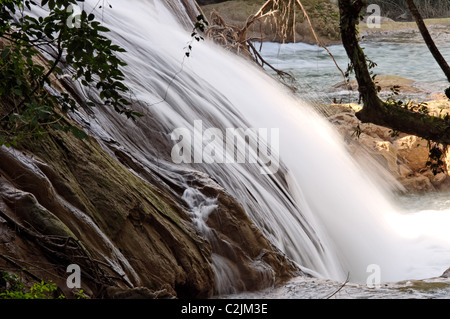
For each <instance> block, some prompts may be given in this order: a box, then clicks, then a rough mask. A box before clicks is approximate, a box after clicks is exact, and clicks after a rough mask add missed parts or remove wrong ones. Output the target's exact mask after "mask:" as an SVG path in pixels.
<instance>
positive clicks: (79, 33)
mask: <svg viewBox="0 0 450 319" xmlns="http://www.w3.org/2000/svg"><path fill="white" fill-rule="evenodd" d="M79 2H84V1H76V0H41V1H36V0H34V1H33V0H26V1H24V0H0V4H1V5H0V38H1V39H0V145H6V146H9V145H17V143H18V142H19V141H20V140H21V139H23V138H28V137H40V136H42V135H43V134H45V133H46V132H47V131H48V129H49V128H52V129H62V130H65V131H71V132H72V133H74V134H75V135H76V136H78V137H85V136H86V135H85V133H84V132H83V131H81V130H80V129H78V128H77V127H75V126H72V125H70V124H68V122H67V121H65V120H64V117H63V114H64V113H67V112H68V111H74V110H75V109H76V108H77V103H76V102H75V100H74V99H73V97H71V96H70V95H69V94H67V93H61V94H59V93H55V91H52V89H51V87H52V77H53V76H55V75H56V76H62V75H63V71H62V69H64V70H69V72H70V74H69V75H70V77H71V78H72V79H73V80H77V81H79V82H80V83H81V84H82V85H83V86H88V85H95V87H96V89H97V91H98V95H99V96H98V97H99V100H101V101H102V103H103V104H105V105H108V106H111V107H113V108H114V110H115V111H117V112H118V113H121V114H125V115H126V116H127V117H128V118H133V119H134V118H135V117H136V116H141V115H140V114H139V113H137V112H135V111H133V110H132V109H131V108H130V107H129V106H130V104H131V103H130V101H129V100H128V99H127V98H126V97H125V94H126V93H127V92H128V88H127V87H126V86H125V84H124V83H123V80H124V74H123V73H122V71H121V67H123V66H125V63H124V62H123V61H121V60H120V59H119V58H118V56H117V53H119V52H124V51H125V50H124V49H123V48H121V47H119V46H118V45H115V44H113V43H112V41H111V40H110V39H108V38H107V37H106V36H105V34H106V33H107V32H108V31H109V30H108V29H107V28H106V27H104V26H102V25H101V23H100V22H99V21H97V20H96V19H95V15H94V14H93V13H87V12H86V11H84V10H81V13H79V14H78V15H76V16H75V15H74V10H73V8H74V7H78V3H79ZM37 12H42V13H41V14H37ZM74 21H75V22H74ZM42 53H45V54H46V55H48V60H47V59H43V58H42V55H41V54H42ZM49 61H50V62H49ZM84 106H86V107H93V106H95V104H94V103H93V102H92V101H87V102H86V104H85V105H84Z"/></svg>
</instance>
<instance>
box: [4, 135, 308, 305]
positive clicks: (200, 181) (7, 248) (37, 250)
mask: <svg viewBox="0 0 450 319" xmlns="http://www.w3.org/2000/svg"><path fill="white" fill-rule="evenodd" d="M130 160H131V159H130ZM135 165H136V166H135V167H137V164H135ZM0 174H1V177H0V179H1V185H0V211H1V215H0V227H1V229H2V233H1V234H0V240H1V241H2V243H3V245H1V247H0V254H2V255H3V256H7V257H8V258H11V259H14V260H20V261H21V262H20V263H19V264H21V265H22V266H25V265H26V264H29V263H34V264H35V265H36V266H37V268H39V267H41V268H44V267H43V265H48V264H52V265H53V270H52V271H50V272H49V271H48V270H47V271H45V272H44V271H39V270H36V272H35V273H36V276H37V277H39V278H42V279H45V280H48V279H52V280H53V281H54V282H56V283H58V284H60V285H61V287H62V289H63V291H66V292H67V293H69V290H68V289H67V288H66V287H65V282H64V280H61V278H64V276H67V274H65V269H66V267H67V266H68V265H69V264H71V263H76V264H80V266H81V269H82V271H83V272H84V273H85V274H87V275H86V276H85V277H83V288H84V289H85V291H88V292H90V293H91V294H92V295H93V296H97V297H98V296H103V297H114V296H113V295H111V296H109V295H108V293H110V292H111V291H114V295H116V294H117V289H119V291H121V292H120V294H119V295H123V294H124V292H123V290H120V289H125V290H127V289H130V288H133V289H135V288H137V287H145V288H146V289H149V290H151V291H156V292H158V291H164V294H163V295H164V296H165V297H167V296H176V297H180V298H184V297H191V298H198V297H210V296H212V295H213V294H214V293H215V292H216V293H217V292H218V290H217V286H218V285H217V281H218V280H219V279H218V277H217V274H216V276H215V274H214V268H213V267H214V262H213V261H214V260H213V259H214V258H213V256H216V257H217V256H218V257H217V258H219V259H220V260H221V261H224V262H225V263H227V264H228V265H229V267H228V268H230V269H232V273H233V276H234V277H235V278H238V284H237V285H236V287H235V288H234V289H235V291H238V290H254V289H262V288H266V287H269V286H271V285H273V284H275V283H279V282H281V281H283V280H285V279H288V278H290V277H292V276H293V275H297V274H299V272H298V269H297V268H296V267H295V266H294V264H293V263H291V262H290V261H289V260H288V259H287V258H286V257H284V255H283V254H281V253H280V252H279V251H278V250H276V249H275V248H274V247H272V245H271V244H270V243H269V242H268V241H267V240H266V239H265V238H264V237H263V235H262V234H261V232H260V231H259V230H258V229H257V227H256V226H255V225H254V224H253V223H252V222H251V220H250V219H249V218H248V216H247V214H246V212H245V211H244V209H243V208H242V207H241V206H240V204H239V203H238V202H237V201H236V200H235V199H234V198H232V197H231V196H230V195H229V194H227V193H226V191H225V190H224V189H222V188H221V187H220V186H219V185H218V184H217V183H216V182H214V181H212V180H211V179H210V178H209V177H208V176H207V175H206V174H201V173H198V174H195V173H192V174H194V175H193V176H192V181H195V183H193V184H192V185H193V187H194V188H195V189H196V190H197V191H198V192H200V193H201V194H202V196H204V197H205V198H212V199H214V200H216V203H217V204H216V206H215V207H216V208H215V209H213V210H212V212H211V213H210V214H209V216H208V218H206V219H205V220H206V223H207V225H208V227H210V229H211V231H212V232H213V233H214V236H215V240H214V242H210V241H208V240H207V238H205V234H203V233H201V232H199V230H198V229H196V227H195V226H194V225H193V223H192V218H191V216H190V215H189V207H187V205H186V203H185V201H183V200H182V199H181V195H182V194H181V193H180V192H181V189H178V188H170V187H169V186H168V184H166V183H164V182H162V181H161V180H159V182H158V178H156V175H155V176H154V179H153V180H152V179H150V178H148V180H144V179H142V178H140V177H137V176H136V175H134V174H133V173H131V172H130V171H129V170H128V169H127V168H125V166H123V165H122V164H121V163H119V161H118V160H117V159H115V158H112V157H111V156H110V155H108V154H107V153H106V152H104V151H103V150H102V149H101V147H100V146H99V144H97V143H96V142H95V140H90V141H81V140H77V139H76V138H74V137H73V136H70V135H65V134H60V133H58V134H56V133H55V135H52V136H49V137H48V138H47V139H45V140H43V141H40V142H38V143H36V142H34V143H30V144H29V145H26V146H25V147H24V149H22V150H21V151H18V150H15V149H6V148H1V149H0ZM177 194H179V196H177ZM18 227H19V228H18ZM17 229H23V231H17ZM47 237H51V238H52V240H50V241H47V239H46V238H47ZM69 238H71V240H70V241H69V240H68V239H69ZM72 239H73V242H78V243H80V245H79V246H76V245H75V244H73V245H72V246H71V244H70V243H71V242H72ZM65 241H67V242H69V245H66V246H64V243H65ZM74 252H77V254H81V255H83V256H84V257H85V258H84V259H83V258H77V257H74V256H73V255H74ZM86 256H89V257H86ZM93 260H95V262H93ZM216 261H217V259H216ZM2 262H4V263H3V264H2V263H0V266H2V267H5V268H6V266H7V264H8V262H5V261H4V260H3V261H2ZM45 268H48V267H45ZM96 272H100V275H98V277H95V275H94V274H95V273H96ZM110 277H114V278H115V279H108V280H106V278H110ZM99 286H108V287H117V289H116V290H114V289H113V290H111V289H109V290H101V291H103V295H100V294H101V292H100V289H99ZM219 291H220V290H219ZM125 295H128V294H126V293H125ZM131 295H133V294H131ZM144 295H145V294H144ZM147 295H148V296H150V295H155V294H147ZM157 295H160V294H157Z"/></svg>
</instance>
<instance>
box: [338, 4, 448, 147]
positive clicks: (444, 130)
mask: <svg viewBox="0 0 450 319" xmlns="http://www.w3.org/2000/svg"><path fill="white" fill-rule="evenodd" d="M363 7H364V2H363V1H362V0H339V11H340V28H341V37H342V44H343V45H344V48H345V50H346V52H347V55H348V57H349V59H350V61H351V63H352V65H353V69H354V71H355V76H356V80H357V82H358V91H359V93H360V95H361V98H362V101H363V108H362V110H361V111H359V112H357V113H356V116H357V117H358V119H360V120H361V121H362V122H363V123H367V122H370V123H373V124H377V125H381V126H385V127H389V128H391V129H393V130H397V131H400V132H404V133H407V134H412V135H417V136H420V137H423V138H425V139H428V140H432V141H435V142H441V143H444V144H450V122H449V121H447V120H444V119H442V118H435V117H433V116H429V115H426V114H423V113H418V112H413V111H411V110H407V109H405V108H402V107H400V106H398V105H392V104H388V103H385V102H383V101H382V100H381V99H380V98H379V97H378V93H377V90H376V87H375V83H374V82H373V80H372V77H371V76H370V73H369V69H368V67H367V61H366V57H365V54H364V51H363V50H362V49H361V47H360V46H359V41H358V38H357V30H356V25H357V24H358V23H359V17H360V13H361V10H362V9H363Z"/></svg>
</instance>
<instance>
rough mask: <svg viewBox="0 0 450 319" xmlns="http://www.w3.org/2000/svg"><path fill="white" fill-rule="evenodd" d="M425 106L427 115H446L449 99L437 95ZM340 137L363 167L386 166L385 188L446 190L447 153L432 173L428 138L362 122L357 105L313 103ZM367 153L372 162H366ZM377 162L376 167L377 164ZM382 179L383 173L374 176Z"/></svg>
mask: <svg viewBox="0 0 450 319" xmlns="http://www.w3.org/2000/svg"><path fill="white" fill-rule="evenodd" d="M425 106H426V107H427V108H428V112H429V114H430V115H434V116H436V117H438V116H445V115H447V114H450V100H448V99H444V98H443V97H441V98H440V99H438V100H433V101H427V102H426V104H425ZM316 107H317V108H318V109H319V111H320V112H321V113H323V114H324V115H325V116H326V117H327V118H328V120H329V121H330V122H331V123H332V124H333V125H334V126H335V127H336V128H337V130H338V131H339V133H340V134H341V135H342V136H343V138H344V140H345V142H346V144H347V149H348V150H349V152H350V154H351V155H352V156H353V157H354V158H355V159H356V160H357V161H358V162H359V163H360V164H362V165H363V166H367V167H366V169H367V170H373V171H376V172H378V173H376V174H379V172H382V171H384V169H380V167H384V168H386V170H387V172H388V173H389V174H388V175H386V178H388V179H385V180H384V183H387V184H388V186H389V187H392V188H393V189H395V190H397V191H399V192H407V193H425V192H430V191H447V190H449V189H450V175H449V171H450V156H449V153H447V154H444V155H443V157H442V161H443V165H442V167H441V168H442V170H439V172H437V174H434V173H433V171H432V169H431V168H430V167H429V166H428V165H427V162H428V161H429V160H430V159H429V145H428V141H426V140H424V139H422V138H420V137H417V136H414V135H409V134H404V133H397V132H394V131H392V130H391V129H389V128H386V127H382V126H378V125H375V124H371V123H362V122H361V121H360V120H359V119H358V118H357V117H356V116H355V112H357V111H359V110H360V108H361V106H360V105H358V104H327V105H321V106H316ZM367 155H369V156H370V157H371V158H373V159H374V162H373V163H371V162H368V161H367ZM378 165H380V166H378ZM378 177H381V178H383V176H378Z"/></svg>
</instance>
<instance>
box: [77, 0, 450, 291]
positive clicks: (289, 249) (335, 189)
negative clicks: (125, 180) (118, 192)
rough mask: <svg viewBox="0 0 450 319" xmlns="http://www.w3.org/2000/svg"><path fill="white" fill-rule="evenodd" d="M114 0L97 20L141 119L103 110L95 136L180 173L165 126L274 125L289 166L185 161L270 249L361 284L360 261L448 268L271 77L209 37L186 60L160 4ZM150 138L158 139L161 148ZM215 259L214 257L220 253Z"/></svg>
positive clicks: (419, 269)
mask: <svg viewBox="0 0 450 319" xmlns="http://www.w3.org/2000/svg"><path fill="white" fill-rule="evenodd" d="M95 2H96V1H87V4H86V6H89V5H90V6H93V5H95ZM110 3H111V4H112V9H103V10H104V12H103V14H102V15H100V14H99V15H98V16H103V17H104V23H105V24H106V26H107V27H108V28H110V29H111V30H112V32H111V34H110V37H111V38H112V40H113V42H115V43H117V44H119V45H121V46H122V47H124V48H125V49H126V50H127V52H126V53H124V54H123V55H121V58H123V60H125V61H126V62H127V63H128V66H127V67H126V68H125V69H124V72H125V74H126V77H127V85H128V86H129V87H130V88H131V91H132V93H133V99H134V100H136V101H140V102H141V105H142V110H141V111H142V112H143V113H144V114H145V117H144V118H143V119H141V120H140V121H139V122H138V123H137V124H136V125H134V124H133V123H131V122H129V121H125V120H124V119H123V118H121V117H120V116H118V115H117V114H115V113H114V112H113V111H110V110H108V109H104V108H99V109H98V110H95V116H93V117H92V118H90V119H89V121H90V122H91V124H90V125H89V127H87V129H89V130H90V131H91V132H92V133H93V134H96V135H97V136H98V137H101V138H102V139H103V141H104V142H105V143H106V142H107V141H108V140H109V139H114V140H115V141H117V142H118V143H120V144H121V145H122V147H124V148H126V150H127V152H129V154H131V155H132V156H133V158H135V159H136V160H138V161H139V162H140V163H141V164H142V165H143V166H144V167H145V166H147V167H151V168H153V169H161V170H166V171H170V170H177V169H180V166H179V165H175V164H173V162H171V158H170V146H169V147H168V145H173V141H171V139H170V134H171V132H173V130H174V129H176V128H180V127H182V128H188V129H189V130H191V131H193V124H194V121H196V120H202V121H203V122H202V123H203V125H204V128H205V129H206V128H209V127H211V128H219V129H220V130H222V131H225V129H226V128H246V127H255V128H278V129H279V132H280V155H281V161H282V162H283V163H284V164H282V167H281V168H280V171H279V173H278V174H275V175H262V174H261V173H260V171H259V167H257V165H254V164H245V165H244V164H235V163H229V164H225V163H224V164H214V163H212V164H207V163H198V164H184V165H182V166H181V167H182V168H183V169H189V168H193V169H196V170H199V171H203V172H206V173H207V174H209V175H210V176H211V177H213V178H214V179H215V180H217V181H218V183H219V184H220V185H222V186H223V187H224V188H226V190H227V191H228V192H229V193H230V194H232V195H233V196H234V197H235V198H236V199H237V200H238V201H239V202H240V203H241V204H242V205H243V207H244V208H245V209H246V211H247V213H248V214H249V215H250V217H251V218H252V220H253V221H254V222H255V223H256V224H257V225H258V226H259V228H260V229H261V230H262V231H263V233H264V235H265V236H266V237H267V238H268V239H269V240H270V241H271V242H272V243H273V244H274V245H275V246H277V247H278V248H279V249H281V250H282V251H283V252H285V253H286V254H287V255H288V256H289V257H290V258H291V259H293V260H294V261H296V262H297V263H298V264H299V265H300V266H301V267H302V268H304V269H305V270H308V271H310V272H311V273H313V274H315V275H317V276H320V277H325V278H330V279H336V280H343V279H345V277H346V276H347V273H348V274H349V275H350V280H352V281H360V282H364V281H365V278H366V277H367V275H368V274H367V272H366V271H367V266H368V265H370V264H376V265H379V266H380V268H381V270H382V277H381V278H382V280H383V281H394V280H401V279H409V278H412V277H414V278H420V277H427V276H435V275H439V274H440V273H439V272H442V271H443V270H445V268H446V267H447V266H449V265H450V258H448V257H449V256H448V251H449V249H447V248H448V246H445V245H444V246H442V245H441V246H438V244H439V245H440V244H441V243H440V242H437V241H429V240H411V239H410V238H407V237H404V236H402V233H401V232H400V231H399V228H398V224H396V221H398V220H399V219H400V220H402V223H403V220H409V219H408V218H409V217H408V216H403V215H401V214H400V213H399V212H398V211H397V210H396V208H395V207H394V206H393V205H392V204H391V203H390V202H389V200H388V197H387V196H386V194H384V193H383V191H382V190H381V189H380V187H379V186H378V185H376V184H375V183H374V182H373V181H372V179H371V178H370V176H369V174H366V173H365V172H364V171H363V170H362V169H361V168H360V167H359V165H358V163H356V162H355V161H354V160H353V159H352V158H351V157H350V156H349V154H348V153H347V152H346V150H345V147H344V145H343V143H342V141H341V140H340V138H339V136H338V134H337V133H336V132H335V131H334V130H333V129H332V128H331V127H330V125H329V124H328V123H327V122H326V121H325V120H324V119H322V118H321V117H320V116H319V115H317V114H316V113H314V112H313V111H312V110H311V109H310V108H309V107H308V106H307V105H305V104H304V103H302V102H300V101H298V100H297V99H296V98H294V97H293V96H291V95H290V94H289V92H286V91H285V89H284V88H283V87H281V85H279V84H278V83H277V82H276V81H275V80H273V79H272V78H270V77H269V76H268V75H267V74H265V73H264V72H263V71H262V70H260V69H258V68H257V67H256V66H254V65H252V64H251V63H250V62H248V61H245V60H243V59H241V58H238V57H235V56H234V55H232V54H229V53H227V52H224V51H223V50H222V49H221V48H219V47H216V46H215V45H213V44H211V43H209V42H208V41H205V42H199V43H197V42H195V43H194V44H193V51H192V53H191V55H190V57H189V58H183V56H184V52H185V49H184V48H185V47H186V45H187V42H188V41H190V33H189V32H188V31H186V30H184V29H183V28H182V27H181V26H179V24H178V22H177V19H176V18H175V17H173V16H172V15H171V13H170V12H169V10H168V9H167V8H166V7H165V6H164V4H163V2H160V1H159V0H155V1H138V0H130V1H126V2H124V1H118V0H110ZM83 90H84V89H82V88H80V91H83ZM84 94H86V95H89V91H88V90H84ZM79 116H80V117H82V116H83V115H81V114H80V115H79ZM155 144H156V146H158V145H164V146H165V147H162V148H161V149H160V150H157V149H156V147H155ZM179 185H180V187H183V188H185V189H187V192H185V200H186V202H187V203H190V205H189V208H190V209H191V211H192V212H196V211H197V212H198V210H197V209H198V207H195V205H194V202H193V201H192V199H193V197H192V196H190V197H189V196H188V195H189V194H190V193H189V192H190V191H189V190H188V189H189V183H188V182H187V181H185V180H180V181H179ZM191 195H192V194H191ZM194 215H195V214H194ZM194 217H195V218H198V217H199V215H195V216H194ZM200 226H201V225H200ZM430 245H434V246H436V249H434V248H433V249H430ZM447 245H448V243H447ZM430 254H431V255H433V257H432V258H433V260H434V261H436V262H435V263H434V264H433V265H431V266H432V267H429V266H430V265H427V261H428V260H429V258H430ZM439 256H440V257H439ZM435 257H436V258H437V257H439V260H436V258H435ZM216 258H217V259H216V260H217V265H218V264H220V262H219V260H220V259H221V257H220V256H217V257H216ZM224 273H226V270H224ZM216 275H217V276H219V277H220V276H221V275H220V274H217V273H216ZM228 275H229V274H228ZM225 282H228V284H232V283H230V281H225ZM218 290H219V291H224V289H222V290H221V289H218Z"/></svg>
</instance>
